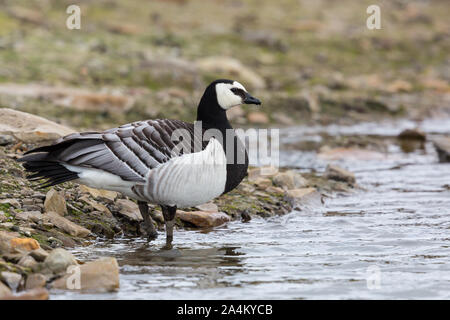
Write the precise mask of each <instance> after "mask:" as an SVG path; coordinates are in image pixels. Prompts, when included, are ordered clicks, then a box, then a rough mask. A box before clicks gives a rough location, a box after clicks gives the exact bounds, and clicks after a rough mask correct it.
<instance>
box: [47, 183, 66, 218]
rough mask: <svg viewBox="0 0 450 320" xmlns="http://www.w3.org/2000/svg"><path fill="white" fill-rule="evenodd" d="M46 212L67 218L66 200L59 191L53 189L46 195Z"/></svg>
mask: <svg viewBox="0 0 450 320" xmlns="http://www.w3.org/2000/svg"><path fill="white" fill-rule="evenodd" d="M44 210H45V212H50V211H51V212H55V213H57V214H59V215H60V216H65V215H66V214H67V206H66V200H65V199H64V197H63V196H62V195H61V194H60V193H59V192H58V191H56V190H55V189H53V188H52V189H50V190H49V191H48V192H47V194H46V195H45V201H44Z"/></svg>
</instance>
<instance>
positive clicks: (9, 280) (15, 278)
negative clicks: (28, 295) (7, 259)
mask: <svg viewBox="0 0 450 320" xmlns="http://www.w3.org/2000/svg"><path fill="white" fill-rule="evenodd" d="M0 276H1V278H2V280H3V282H5V283H6V284H7V285H8V287H9V288H11V290H13V291H16V290H17V288H18V287H19V285H20V281H21V280H22V276H21V275H20V274H18V273H15V272H9V271H3V272H2V273H1V274H0Z"/></svg>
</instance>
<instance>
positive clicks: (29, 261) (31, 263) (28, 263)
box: [18, 255, 37, 268]
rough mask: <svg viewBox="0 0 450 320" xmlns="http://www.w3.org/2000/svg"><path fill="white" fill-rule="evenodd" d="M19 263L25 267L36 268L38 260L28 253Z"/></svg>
mask: <svg viewBox="0 0 450 320" xmlns="http://www.w3.org/2000/svg"><path fill="white" fill-rule="evenodd" d="M18 265H19V266H22V267H25V268H34V267H35V266H36V265H37V262H36V260H34V258H33V257H32V256H29V255H26V256H23V257H22V258H21V259H20V260H19V262H18Z"/></svg>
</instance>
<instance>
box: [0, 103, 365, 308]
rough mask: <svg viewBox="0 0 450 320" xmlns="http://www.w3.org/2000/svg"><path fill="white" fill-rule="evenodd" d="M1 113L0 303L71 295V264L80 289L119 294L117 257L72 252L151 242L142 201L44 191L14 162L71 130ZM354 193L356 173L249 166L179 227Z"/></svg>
mask: <svg viewBox="0 0 450 320" xmlns="http://www.w3.org/2000/svg"><path fill="white" fill-rule="evenodd" d="M0 113H1V114H2V123H0V142H1V143H0V145H1V146H0V168H1V169H0V180H1V185H0V280H1V281H0V297H1V298H5V299H9V298H10V299H15V298H21V299H22V298H23V299H27V298H37V299H41V298H47V297H48V292H47V291H46V290H47V289H50V288H54V289H66V290H67V289H71V288H70V286H69V287H68V284H70V283H71V282H70V276H71V274H68V270H70V269H68V268H69V267H70V266H78V267H79V268H80V272H81V275H82V276H81V280H80V283H79V289H81V290H86V291H95V292H98V291H111V290H116V289H117V288H118V286H119V271H118V270H119V269H118V264H117V261H115V259H114V258H108V257H105V258H103V259H100V260H97V261H90V262H86V263H84V262H82V261H77V260H76V259H75V258H74V257H73V256H72V254H70V252H69V251H67V250H70V248H73V247H75V246H87V245H90V244H91V243H92V242H93V241H94V240H96V239H99V240H100V241H101V239H111V238H115V237H141V236H145V231H144V228H143V224H142V222H143V219H142V216H141V214H140V212H139V209H138V206H137V204H136V202H134V201H132V200H130V199H127V198H125V197H124V196H122V195H120V194H118V193H116V192H112V191H106V190H97V189H92V188H88V187H86V186H81V185H77V184H76V183H65V184H63V185H59V186H55V187H51V188H45V189H39V188H38V182H35V183H31V182H29V181H28V180H27V179H26V176H25V172H24V170H23V168H22V167H21V165H20V164H19V163H17V162H16V161H15V160H16V159H17V158H18V157H20V156H21V154H22V153H23V152H25V151H26V150H28V149H30V148H32V147H34V146H36V145H37V144H39V143H48V141H50V140H51V139H53V138H55V136H60V135H63V134H66V133H67V132H70V131H71V130H70V129H69V128H66V127H62V126H58V125H57V124H53V123H51V122H50V121H48V120H46V119H43V118H38V117H36V116H33V115H30V114H26V113H21V112H18V111H15V110H9V109H0ZM354 188H357V185H356V181H355V178H354V175H353V174H352V173H350V172H348V171H346V170H344V169H342V168H339V167H335V166H329V167H328V168H327V170H326V172H325V174H323V175H314V174H308V176H306V175H302V174H300V173H299V172H297V171H295V170H282V171H278V170H276V169H275V168H264V170H261V168H250V169H249V171H248V177H246V178H245V180H244V181H243V182H242V183H241V184H240V185H239V187H238V188H237V189H235V190H233V191H232V192H230V193H228V194H226V195H224V196H222V197H220V198H218V199H216V200H215V201H214V202H211V203H207V204H203V205H200V206H198V207H195V208H189V209H187V210H178V212H177V220H176V226H177V228H186V229H199V228H202V229H208V228H213V227H216V226H220V225H222V224H224V223H227V222H229V221H232V220H241V221H242V222H247V221H249V220H251V219H252V218H254V217H256V216H259V217H263V218H267V217H271V216H274V215H283V214H285V213H287V212H290V211H291V210H292V209H293V208H295V209H298V210H302V209H304V208H307V207H308V206H311V205H313V206H317V205H320V204H321V199H322V197H324V196H328V195H330V194H332V193H333V192H337V191H339V192H350V191H351V190H353V189H354ZM152 216H153V219H154V221H155V222H156V224H157V228H158V230H160V231H163V230H164V226H163V217H162V213H161V212H160V209H159V208H158V207H152Z"/></svg>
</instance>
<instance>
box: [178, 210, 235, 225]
mask: <svg viewBox="0 0 450 320" xmlns="http://www.w3.org/2000/svg"><path fill="white" fill-rule="evenodd" d="M177 217H178V218H180V220H182V221H184V222H189V223H192V224H193V225H195V226H197V227H200V228H212V227H217V226H220V225H222V224H224V223H226V222H228V221H230V220H231V218H230V217H229V216H228V215H227V214H225V213H223V212H205V211H182V210H178V211H177Z"/></svg>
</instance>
